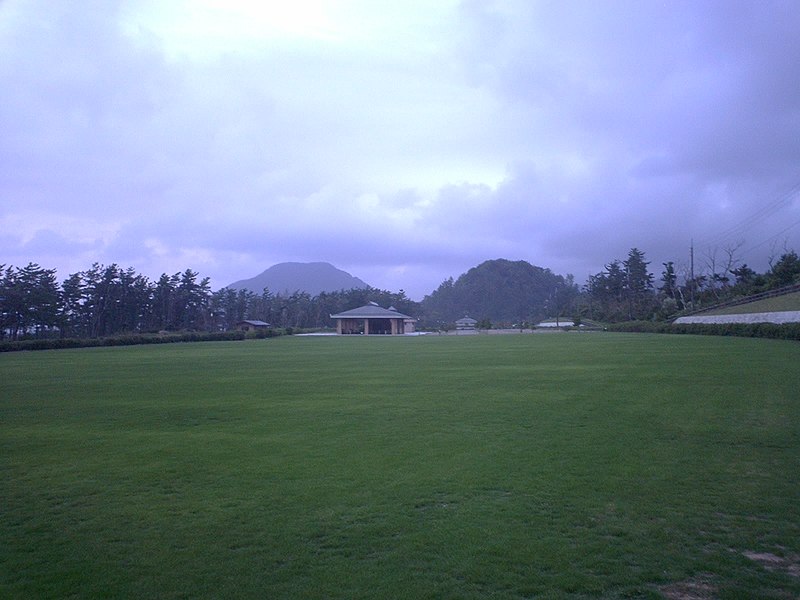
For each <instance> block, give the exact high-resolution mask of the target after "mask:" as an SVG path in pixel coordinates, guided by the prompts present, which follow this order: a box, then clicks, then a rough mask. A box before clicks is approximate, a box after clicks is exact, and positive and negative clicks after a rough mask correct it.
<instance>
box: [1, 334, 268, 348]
mask: <svg viewBox="0 0 800 600" xmlns="http://www.w3.org/2000/svg"><path fill="white" fill-rule="evenodd" d="M279 335H282V332H281V331H276V330H274V329H266V330H259V331H256V332H253V333H252V334H249V335H248V334H247V333H245V332H244V331H221V332H216V333H207V332H195V331H192V332H185V333H170V334H165V335H156V334H129V335H120V336H115V337H107V338H63V339H40V340H20V341H13V342H0V352H15V351H21V350H59V349H64V348H94V347H97V346H137V345H140V344H175V343H180V342H225V341H236V340H244V339H263V338H271V337H276V336H279Z"/></svg>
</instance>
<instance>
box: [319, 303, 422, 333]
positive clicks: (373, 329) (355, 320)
mask: <svg viewBox="0 0 800 600" xmlns="http://www.w3.org/2000/svg"><path fill="white" fill-rule="evenodd" d="M331 319H334V320H335V321H336V333H338V334H339V335H348V334H364V335H374V334H384V335H400V334H404V333H414V330H415V325H416V319H414V317H410V316H408V315H404V314H403V313H401V312H398V311H397V309H395V308H394V307H393V306H390V307H389V308H383V307H381V306H379V305H378V304H376V303H375V302H370V303H369V304H366V305H364V306H360V307H358V308H354V309H352V310H346V311H344V312H341V313H338V314H335V315H331Z"/></svg>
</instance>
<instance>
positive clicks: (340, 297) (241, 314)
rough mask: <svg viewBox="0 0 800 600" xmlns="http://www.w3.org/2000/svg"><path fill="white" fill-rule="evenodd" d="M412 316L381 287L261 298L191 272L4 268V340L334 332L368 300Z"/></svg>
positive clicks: (0, 296)
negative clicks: (268, 329) (342, 316)
mask: <svg viewBox="0 0 800 600" xmlns="http://www.w3.org/2000/svg"><path fill="white" fill-rule="evenodd" d="M370 300H372V301H375V302H379V303H382V304H383V305H384V306H389V305H394V306H395V308H397V310H399V311H401V312H404V311H408V313H409V314H410V313H413V312H416V311H417V308H416V303H415V302H413V301H412V300H410V299H408V298H407V297H406V296H405V292H403V291H402V290H401V291H400V292H399V293H392V292H388V291H385V290H378V289H375V288H367V289H354V290H349V291H342V292H330V293H322V294H319V295H318V296H316V297H311V296H310V295H309V294H308V293H306V292H301V291H296V292H293V293H291V294H280V293H272V292H270V290H268V289H264V290H263V291H262V293H261V294H255V293H253V292H251V291H248V290H234V289H230V288H227V287H226V288H222V289H220V290H217V291H212V290H211V287H210V280H209V278H207V277H203V278H201V277H200V275H199V274H198V273H197V272H195V271H193V270H191V269H187V270H186V271H183V272H182V273H175V274H173V275H167V274H166V273H165V274H162V275H161V276H160V277H159V278H158V279H157V280H156V281H151V280H150V279H148V278H147V277H146V276H144V275H141V274H139V273H137V272H136V271H135V270H134V269H133V268H127V269H123V268H122V267H120V266H119V265H116V264H112V265H101V264H98V263H95V264H93V265H92V267H91V268H90V269H88V270H86V271H81V272H78V273H73V274H71V275H69V276H68V277H67V278H66V279H65V280H64V281H63V282H62V283H61V284H59V283H58V279H57V276H56V271H55V270H54V269H46V268H43V267H41V266H39V265H38V264H36V263H30V264H28V265H27V266H25V267H14V266H13V265H11V266H7V265H0V340H1V339H11V340H18V339H22V338H37V337H53V336H56V335H57V336H59V337H65V338H73V337H75V338H100V337H108V336H116V335H121V334H130V333H157V332H161V331H167V332H176V331H203V332H214V331H229V330H231V329H234V328H235V327H236V325H237V323H239V322H241V321H244V320H245V319H257V320H261V321H265V322H267V323H270V324H271V325H273V326H274V327H276V328H293V329H298V328H300V329H303V328H321V327H330V326H332V324H333V323H332V322H331V319H330V314H332V313H337V312H341V311H343V310H347V309H349V308H353V306H359V305H361V304H366V303H367V302H368V301H370Z"/></svg>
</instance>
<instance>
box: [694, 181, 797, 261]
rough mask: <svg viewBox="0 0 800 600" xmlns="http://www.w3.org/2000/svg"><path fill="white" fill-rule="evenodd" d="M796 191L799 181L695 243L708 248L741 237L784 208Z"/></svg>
mask: <svg viewBox="0 0 800 600" xmlns="http://www.w3.org/2000/svg"><path fill="white" fill-rule="evenodd" d="M798 193H800V182H798V183H796V184H795V185H793V186H792V187H791V188H790V189H789V191H787V192H785V193H783V194H782V195H781V196H779V197H778V199H777V200H775V201H774V202H772V203H770V204H768V205H766V206H764V207H762V208H760V209H759V210H757V211H756V212H754V213H753V214H751V215H750V216H749V217H747V218H746V219H744V220H743V221H740V222H739V223H737V224H735V225H733V226H731V227H729V228H727V229H725V230H723V231H721V232H719V233H717V234H716V235H712V236H711V237H709V238H706V239H705V240H701V241H700V242H698V244H697V245H698V246H702V247H704V248H710V247H711V246H716V245H719V244H720V243H722V242H723V241H727V240H730V239H731V238H733V237H741V236H742V235H743V234H745V233H747V232H749V231H751V230H752V228H753V226H754V225H756V224H757V223H759V222H761V221H764V220H765V219H767V218H768V217H770V216H772V215H773V214H775V213H776V212H778V211H779V210H781V209H782V208H784V207H785V206H786V205H788V204H789V203H790V202H791V201H792V200H793V199H794V197H795V196H796V195H797V194H798ZM795 225H797V223H795V224H793V225H791V226H789V227H788V228H786V229H785V230H784V231H781V232H780V233H777V234H775V237H777V236H779V235H781V234H782V233H785V232H786V231H788V230H789V229H791V228H792V227H794V226H795ZM767 241H769V240H767ZM763 243H766V242H762V243H761V244H763ZM761 244H759V245H761ZM756 247H758V246H754V247H753V248H751V250H752V249H754V248H756Z"/></svg>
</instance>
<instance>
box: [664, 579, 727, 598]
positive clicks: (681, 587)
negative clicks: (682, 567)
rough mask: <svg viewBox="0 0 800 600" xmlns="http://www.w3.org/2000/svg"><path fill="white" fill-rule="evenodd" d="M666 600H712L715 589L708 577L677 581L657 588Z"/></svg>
mask: <svg viewBox="0 0 800 600" xmlns="http://www.w3.org/2000/svg"><path fill="white" fill-rule="evenodd" d="M659 591H660V592H661V594H662V595H663V596H664V598H667V600H713V599H714V598H716V597H717V596H716V593H717V587H716V586H715V585H714V584H713V583H711V578H710V577H708V576H699V577H694V578H692V579H687V580H686V581H678V582H676V583H671V584H669V585H664V586H661V587H660V588H659Z"/></svg>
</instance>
